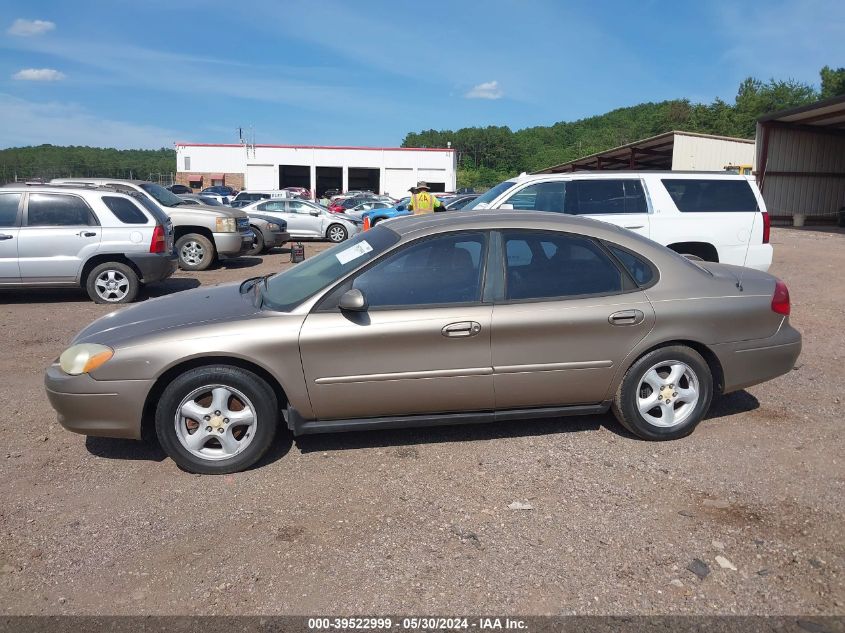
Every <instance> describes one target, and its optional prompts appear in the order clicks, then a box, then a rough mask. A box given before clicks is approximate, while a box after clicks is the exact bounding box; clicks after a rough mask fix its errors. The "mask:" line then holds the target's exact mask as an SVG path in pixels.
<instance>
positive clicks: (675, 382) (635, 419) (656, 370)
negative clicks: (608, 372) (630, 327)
mask: <svg viewBox="0 0 845 633" xmlns="http://www.w3.org/2000/svg"><path fill="white" fill-rule="evenodd" d="M712 398H713V376H712V373H711V372H710V367H709V366H708V365H707V361H705V360H704V358H702V357H701V354H699V353H698V352H696V351H695V350H694V349H691V348H689V347H685V346H682V345H672V346H668V347H661V348H658V349H656V350H653V351H651V352H649V353H648V354H645V355H644V356H642V357H641V358H639V359H638V360H637V361H636V362H635V363H634V364H633V365H632V366H631V368H630V369H628V372H627V373H626V374H625V377H624V378H623V380H622V384H621V385H620V386H619V389H618V391H617V392H616V397H615V398H614V400H613V413H614V415H615V416H616V418H617V419H618V420H619V422H620V423H621V424H622V425H623V426H624V427H625V428H627V429H628V430H629V431H631V432H632V433H634V434H636V435H638V436H640V437H642V438H643V439H647V440H674V439H678V438H681V437H685V436H687V435H689V434H690V433H692V432H693V430H694V429H695V427H696V426H697V425H698V423H699V422H701V420H702V419H703V418H704V415H705V414H706V413H707V410H708V409H709V408H710V401H711V400H712Z"/></svg>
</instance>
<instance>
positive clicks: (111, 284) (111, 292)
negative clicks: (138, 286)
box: [94, 270, 129, 303]
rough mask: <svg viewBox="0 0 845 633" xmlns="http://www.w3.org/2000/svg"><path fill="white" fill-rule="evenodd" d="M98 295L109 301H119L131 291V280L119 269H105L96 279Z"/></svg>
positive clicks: (95, 284)
mask: <svg viewBox="0 0 845 633" xmlns="http://www.w3.org/2000/svg"><path fill="white" fill-rule="evenodd" d="M94 288H95V289H96V292H97V296H98V297H100V299H102V300H103V301H108V302H109V303H119V302H120V301H122V300H123V299H125V298H126V295H127V294H128V293H129V280H128V279H127V278H126V275H124V274H123V273H122V272H120V271H119V270H104V271H103V272H101V273H100V274H99V275H97V279H96V280H95V281H94Z"/></svg>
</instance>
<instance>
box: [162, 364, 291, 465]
mask: <svg viewBox="0 0 845 633" xmlns="http://www.w3.org/2000/svg"><path fill="white" fill-rule="evenodd" d="M278 425H279V407H278V402H277V400H276V394H275V392H274V391H273V389H272V388H271V387H270V385H268V384H267V382H266V381H265V380H264V379H262V378H261V377H260V376H258V375H256V374H254V373H253V372H251V371H248V370H245V369H241V368H240V367H232V366H228V365H214V366H208V367H198V368H195V369H190V370H188V371H186V372H185V373H183V374H182V375H180V376H178V377H177V378H176V379H175V380H173V381H171V382H170V384H169V385H168V386H167V387H166V388H165V390H164V393H162V395H161V398H160V399H159V403H158V406H157V407H156V415H155V426H156V435H157V436H158V440H159V442H160V444H161V446H162V448H163V449H164V450H165V452H166V453H167V454H168V455H169V456H170V457H171V459H173V461H174V462H176V464H177V465H178V466H179V467H180V468H182V469H184V470H187V471H189V472H192V473H201V474H207V475H216V474H225V473H233V472H237V471H240V470H244V469H245V468H248V467H250V466H251V465H253V464H254V463H255V462H257V461H258V460H259V459H261V457H262V456H263V455H264V454H265V453H266V452H267V449H269V448H270V445H271V444H272V443H273V439H274V438H275V436H276V429H277V428H278Z"/></svg>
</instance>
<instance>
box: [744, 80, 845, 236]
mask: <svg viewBox="0 0 845 633" xmlns="http://www.w3.org/2000/svg"><path fill="white" fill-rule="evenodd" d="M756 172H757V182H759V183H760V189H761V190H762V192H763V198H764V199H765V201H766V207H767V208H768V210H769V213H771V214H772V217H775V218H777V217H781V218H791V217H793V216H795V215H803V216H805V217H807V218H809V219H811V220H817V221H822V222H824V221H830V220H832V219H834V218H836V217H837V214H838V210H839V209H840V208H843V207H845V95H843V96H840V97H833V98H832V99H826V100H823V101H818V102H816V103H812V104H809V105H806V106H801V107H799V108H792V109H790V110H781V111H780V112H774V113H772V114H769V115H767V116H764V117H762V118H761V119H760V120H759V121H758V123H757V162H756Z"/></svg>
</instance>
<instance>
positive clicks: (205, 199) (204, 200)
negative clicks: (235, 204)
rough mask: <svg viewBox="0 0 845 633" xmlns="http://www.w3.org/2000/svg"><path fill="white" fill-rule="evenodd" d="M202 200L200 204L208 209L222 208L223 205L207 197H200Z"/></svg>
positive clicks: (215, 199)
mask: <svg viewBox="0 0 845 633" xmlns="http://www.w3.org/2000/svg"><path fill="white" fill-rule="evenodd" d="M200 199H201V200H202V204H204V205H206V206H208V207H222V206H223V203H222V202H220V201H219V200H218V199H217V198H209V197H208V196H200Z"/></svg>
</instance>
